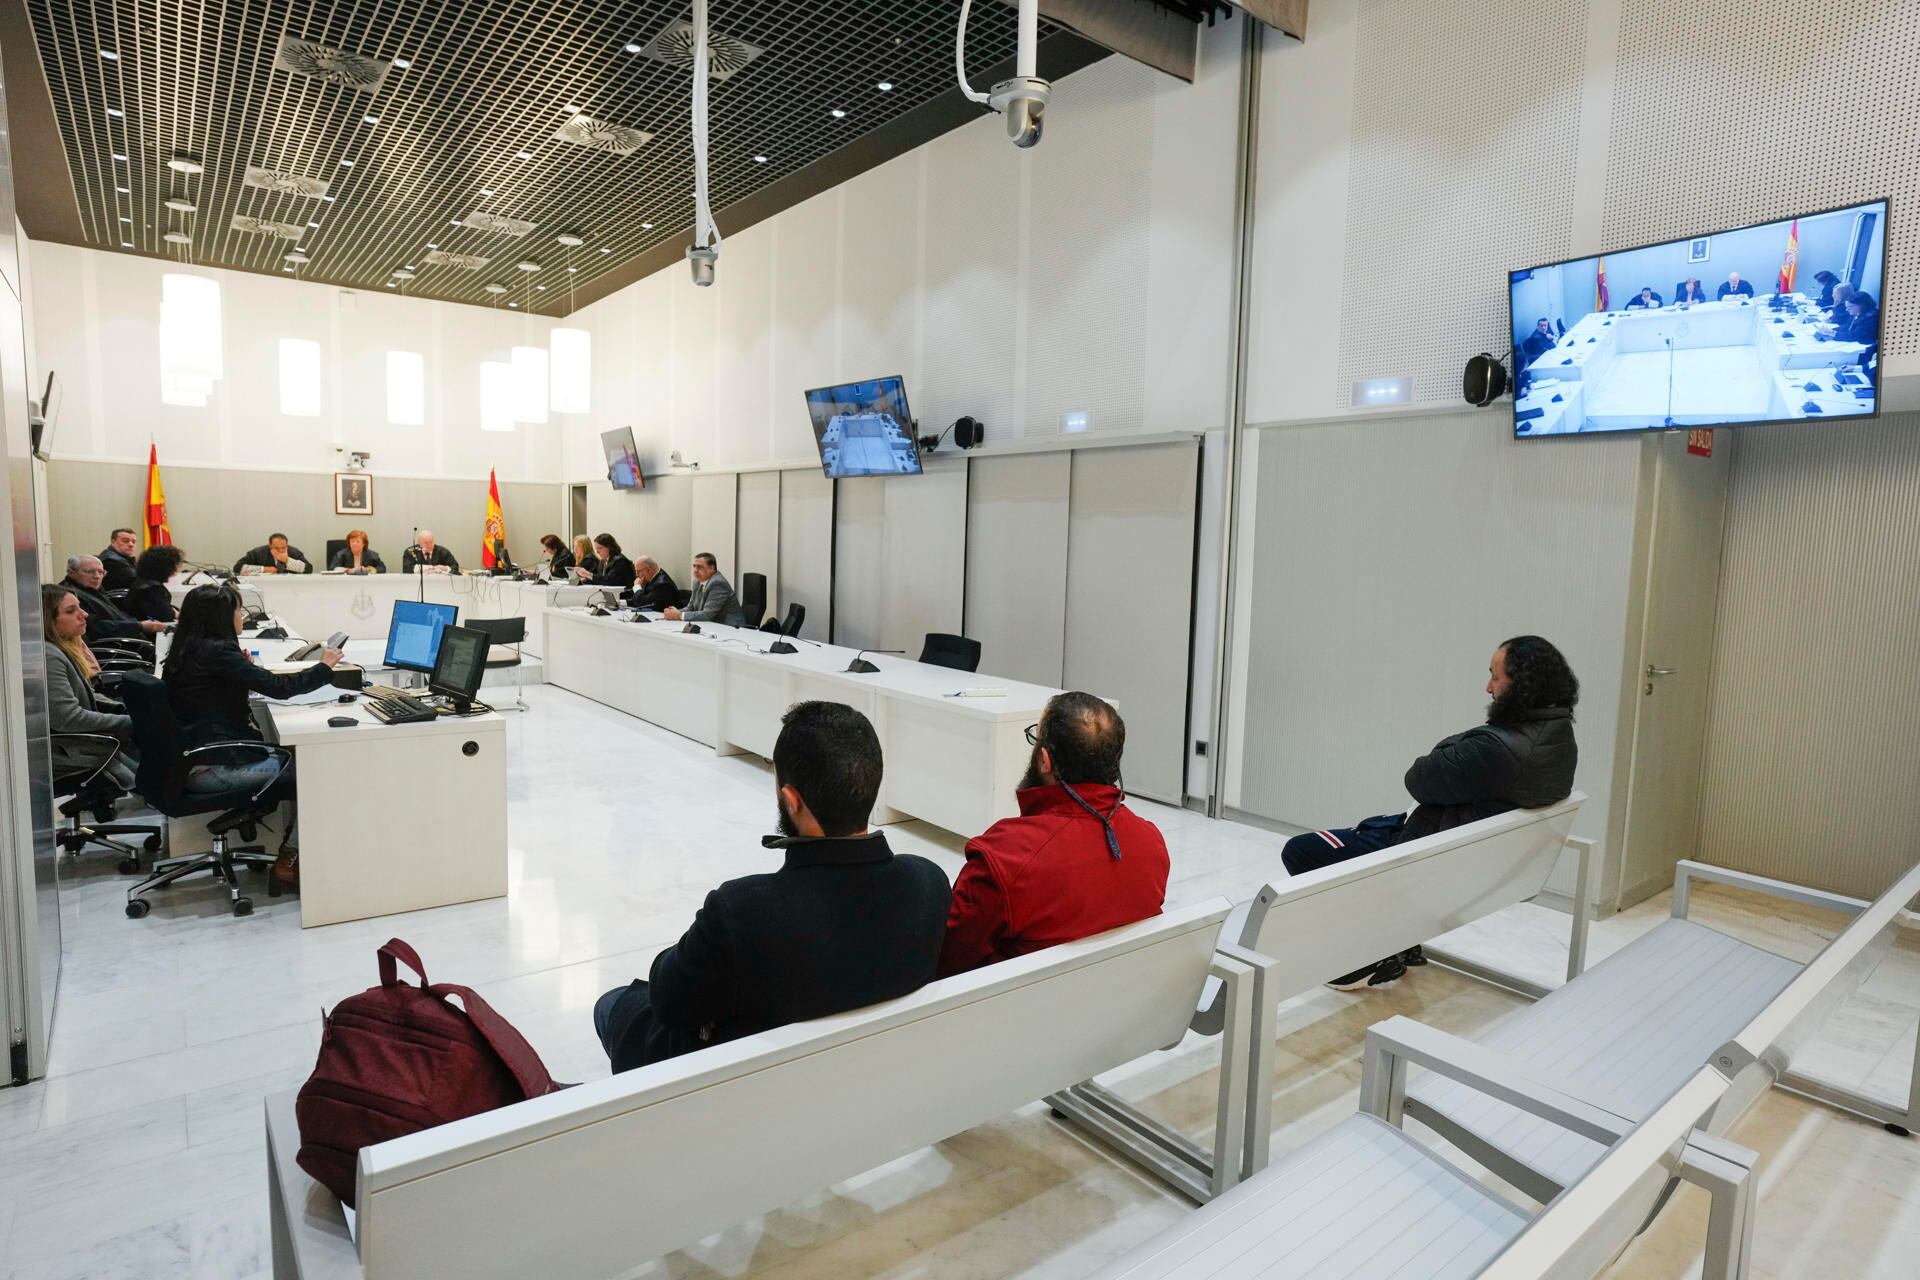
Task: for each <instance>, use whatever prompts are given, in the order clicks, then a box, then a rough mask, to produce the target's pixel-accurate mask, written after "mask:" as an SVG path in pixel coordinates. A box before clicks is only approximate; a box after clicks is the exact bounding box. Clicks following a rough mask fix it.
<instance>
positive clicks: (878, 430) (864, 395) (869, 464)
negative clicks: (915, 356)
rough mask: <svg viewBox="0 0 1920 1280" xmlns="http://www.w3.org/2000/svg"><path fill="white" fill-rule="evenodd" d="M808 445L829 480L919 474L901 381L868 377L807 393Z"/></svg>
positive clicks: (917, 450) (910, 412)
mask: <svg viewBox="0 0 1920 1280" xmlns="http://www.w3.org/2000/svg"><path fill="white" fill-rule="evenodd" d="M806 396H807V414H808V416H809V417H811V418H812V419H813V441H814V444H815V445H817V446H818V447H819V450H820V466H821V469H822V470H824V471H825V472H826V473H827V476H828V477H829V478H830V479H835V480H839V479H845V478H847V477H850V476H896V475H908V476H911V475H919V474H920V446H919V445H918V444H917V443H916V442H915V441H914V438H913V413H912V411H911V410H910V409H908V408H907V387H906V383H905V381H904V380H903V379H901V378H899V377H892V378H872V379H869V380H868V381H866V382H847V383H842V384H841V385H840V386H837V387H815V388H814V389H813V390H811V391H809V392H807V393H806Z"/></svg>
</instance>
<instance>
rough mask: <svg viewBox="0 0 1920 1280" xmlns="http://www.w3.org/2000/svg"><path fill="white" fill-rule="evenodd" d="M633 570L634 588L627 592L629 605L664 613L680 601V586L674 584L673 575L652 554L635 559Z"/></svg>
mask: <svg viewBox="0 0 1920 1280" xmlns="http://www.w3.org/2000/svg"><path fill="white" fill-rule="evenodd" d="M633 572H634V579H633V590H631V591H629V592H627V594H626V602H627V603H628V604H629V605H632V606H633V607H634V608H636V609H651V610H653V611H654V612H655V613H662V612H665V611H666V610H668V609H671V608H673V607H674V606H675V605H676V604H678V603H679V602H680V588H679V587H676V586H675V585H673V575H672V574H670V573H668V572H667V571H666V570H665V569H662V568H661V567H660V562H659V561H658V560H655V559H654V558H653V557H652V556H641V557H640V558H639V559H638V560H636V561H634V562H633Z"/></svg>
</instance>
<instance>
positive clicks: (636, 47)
mask: <svg viewBox="0 0 1920 1280" xmlns="http://www.w3.org/2000/svg"><path fill="white" fill-rule="evenodd" d="M627 52H628V53H638V52H640V46H639V45H637V44H630V45H628V46H627ZM102 56H104V55H102Z"/></svg>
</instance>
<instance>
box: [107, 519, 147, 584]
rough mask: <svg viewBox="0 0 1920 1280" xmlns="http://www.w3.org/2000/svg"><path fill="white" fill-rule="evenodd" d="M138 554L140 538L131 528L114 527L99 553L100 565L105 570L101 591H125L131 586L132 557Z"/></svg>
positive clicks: (133, 576)
mask: <svg viewBox="0 0 1920 1280" xmlns="http://www.w3.org/2000/svg"><path fill="white" fill-rule="evenodd" d="M139 554H140V539H139V538H138V537H136V536H135V535H134V532H133V530H131V529H115V530H114V531H113V536H111V537H110V538H108V539H107V546H106V550H104V551H102V552H101V553H100V567H101V568H103V569H105V570H106V571H107V576H106V578H105V579H104V580H103V582H102V585H101V587H100V589H101V590H102V591H127V590H130V589H131V588H132V587H133V582H134V578H135V576H136V575H135V574H134V571H133V558H134V557H135V556H137V555H139Z"/></svg>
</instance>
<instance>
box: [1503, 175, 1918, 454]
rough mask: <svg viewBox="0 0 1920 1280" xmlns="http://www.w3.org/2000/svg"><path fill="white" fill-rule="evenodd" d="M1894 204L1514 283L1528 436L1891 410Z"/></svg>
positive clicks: (1521, 428) (1829, 213)
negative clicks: (1887, 360)
mask: <svg viewBox="0 0 1920 1280" xmlns="http://www.w3.org/2000/svg"><path fill="white" fill-rule="evenodd" d="M1886 248H1887V202H1886V201H1885V200H1874V201H1869V202H1868V203H1865V204H1855V205H1848V206H1846V207H1844V208H1839V209H1828V210H1826V211H1824V212H1819V213H1802V214H1798V215H1795V216H1790V217H1785V218H1781V219H1779V220H1777V221H1773V222H1766V223H1759V224H1756V225H1754V226H1749V227H1740V228H1737V229H1735V230H1732V231H1715V232H1710V233H1706V234H1701V235H1695V236H1689V237H1688V238H1686V239H1684V240H1669V241H1666V242H1665V243H1662V244H1653V245H1646V246H1643V247H1642V248H1638V249H1629V250H1627V251H1625V252H1623V253H1609V254H1603V255H1601V256H1599V257H1594V258H1580V259H1577V260H1575V261H1572V262H1559V263H1554V264H1552V265H1549V266H1544V267H1533V268H1531V269H1529V270H1526V271H1515V272H1512V273H1511V276H1510V281H1509V283H1510V285H1511V291H1510V294H1509V298H1510V302H1511V306H1512V325H1513V342H1514V353H1515V354H1514V362H1515V366H1516V370H1517V372H1516V375H1515V379H1514V384H1515V390H1516V392H1517V393H1518V394H1517V395H1516V397H1515V400H1514V421H1513V430H1514V434H1515V435H1516V436H1518V437H1519V438H1520V439H1523V440H1531V439H1544V438H1548V437H1557V436H1566V435H1579V434H1593V433H1605V432H1614V431H1659V430H1665V429H1669V428H1675V427H1722V426H1732V425H1737V424H1752V423H1760V422H1833V421H1837V420H1846V419H1858V418H1871V417H1874V416H1875V415H1876V414H1878V413H1879V411H1880V395H1879V391H1880V359H1879V354H1880V315H1881V308H1882V304H1883V303H1884V301H1885V298H1884V296H1883V294H1882V287H1883V285H1884V283H1885V280H1886V274H1885V267H1886Z"/></svg>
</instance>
